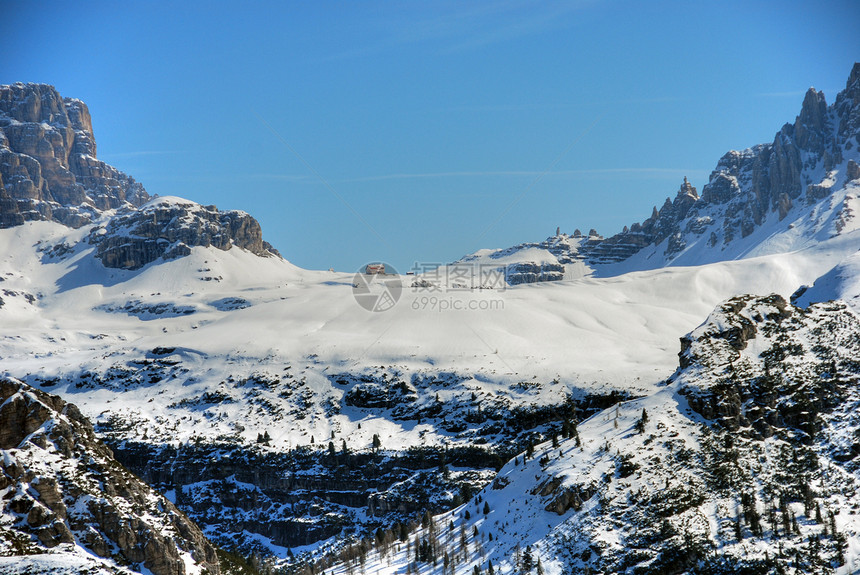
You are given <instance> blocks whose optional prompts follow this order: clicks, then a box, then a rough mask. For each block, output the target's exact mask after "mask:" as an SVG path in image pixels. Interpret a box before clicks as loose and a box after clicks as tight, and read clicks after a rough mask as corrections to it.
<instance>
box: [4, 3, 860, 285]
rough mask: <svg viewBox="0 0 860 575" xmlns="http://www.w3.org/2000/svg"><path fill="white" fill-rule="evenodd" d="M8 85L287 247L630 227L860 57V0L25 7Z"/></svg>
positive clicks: (303, 249)
mask: <svg viewBox="0 0 860 575" xmlns="http://www.w3.org/2000/svg"><path fill="white" fill-rule="evenodd" d="M0 15H2V17H0V38H2V40H0V50H2V54H3V56H2V60H3V65H2V67H0V83H10V82H16V81H25V82H45V83H50V84H53V85H55V86H56V87H57V89H58V90H59V91H60V93H61V94H62V95H64V96H69V97H76V98H80V99H82V100H84V101H85V102H86V103H87V104H88V105H89V107H90V111H91V112H92V115H93V125H94V130H95V135H96V141H97V143H98V154H99V157H100V158H102V159H104V160H105V161H108V162H109V163H111V164H113V165H115V166H117V167H118V168H120V169H122V170H124V171H126V172H128V173H130V174H131V175H133V176H134V177H135V178H137V179H138V180H139V181H141V182H142V183H143V184H144V186H145V187H146V188H147V190H148V191H149V192H150V193H151V194H159V195H178V196H182V197H186V198H189V199H192V200H195V201H198V202H200V203H203V204H213V203H214V204H217V205H218V207H219V208H230V209H242V210H245V211H247V212H249V213H251V214H252V215H254V216H255V217H256V218H257V219H258V220H259V221H260V223H261V224H262V226H263V233H264V237H265V238H266V239H267V240H269V241H270V242H271V243H272V244H274V245H275V247H277V248H278V249H279V250H280V251H281V253H282V254H283V255H284V256H285V257H286V258H287V259H289V260H290V261H292V262H294V263H296V264H298V265H300V266H302V267H307V268H315V269H323V268H328V267H331V266H333V267H335V268H337V269H341V270H350V271H351V270H354V269H357V268H358V267H359V266H361V265H363V264H365V263H366V262H368V261H372V260H383V261H388V262H390V263H393V264H394V265H395V267H397V268H399V269H400V271H406V270H407V269H409V267H411V266H412V264H413V262H416V261H419V262H423V263H432V262H448V261H452V260H454V259H457V258H459V257H460V256H462V255H464V254H466V253H469V252H472V251H474V250H476V249H479V248H486V247H507V246H510V245H513V244H517V243H520V242H524V241H538V240H542V239H544V238H545V237H547V236H549V235H552V234H553V233H554V232H555V228H556V226H560V227H561V228H562V230H563V231H568V232H572V231H573V230H574V229H575V228H581V229H582V230H583V231H586V230H587V229H589V228H596V229H597V231H598V232H600V233H602V234H604V235H611V234H613V233H615V232H618V231H620V229H621V228H622V227H623V226H624V225H625V224H630V223H633V222H634V221H641V220H643V219H645V218H646V217H648V216H649V215H650V213H651V207H652V206H653V205H658V206H659V205H660V204H662V202H663V200H664V199H665V198H666V197H667V196H674V194H675V191H676V190H677V188H678V186H679V185H680V183H681V181H682V179H683V176H685V175H686V176H688V177H689V178H690V180H691V182H692V183H693V185H695V186H696V187H697V188H698V189H699V190H700V191H701V188H702V186H703V185H704V184H705V183H706V182H707V177H708V174H709V173H710V171H711V169H713V167H714V166H715V165H716V162H717V160H718V159H719V158H720V156H721V155H722V154H723V153H725V152H726V151H728V150H730V149H742V148H745V147H748V146H751V145H755V144H758V143H763V142H769V141H772V139H773V136H774V133H775V132H776V131H777V130H778V129H779V128H780V126H781V125H782V124H783V123H785V122H787V121H793V119H794V117H795V116H796V115H797V113H798V112H799V110H800V103H801V101H802V99H803V93H804V92H805V90H806V89H807V88H809V87H810V86H815V87H816V88H818V89H821V90H824V91H825V94H826V95H827V100H828V103H830V102H832V101H833V98H834V96H835V94H836V92H837V91H838V90H840V89H842V88H843V87H844V85H845V81H846V79H847V77H848V73H849V71H850V69H851V65H852V64H853V62H854V61H855V60H860V39H858V36H857V33H856V27H857V22H860V2H856V1H853V0H851V1H845V2H795V1H779V2H755V1H749V0H748V1H745V2H734V1H730V0H727V1H720V2H691V1H685V2H664V1H653V2H643V1H635V2H624V1H580V2H576V1H571V2H563V3H538V2H520V1H512V2H504V1H502V2H426V3H418V2H284V3H274V2H271V3H270V2H250V3H244V2H241V3H240V2H214V3H211V2H185V3H182V4H181V5H171V4H168V3H155V2H140V3H136V2H103V3H101V2H87V3H71V2H48V3H44V2H30V1H27V2H9V1H7V0H0Z"/></svg>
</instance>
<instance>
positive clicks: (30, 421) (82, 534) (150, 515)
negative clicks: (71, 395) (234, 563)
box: [0, 379, 219, 575]
mask: <svg viewBox="0 0 860 575" xmlns="http://www.w3.org/2000/svg"><path fill="white" fill-rule="evenodd" d="M0 497H2V500H3V502H4V504H3V507H2V509H0V572H2V573H23V572H39V571H46V572H47V571H51V572H54V569H55V568H57V567H59V566H64V567H65V569H68V570H70V571H71V572H74V571H75V570H80V572H83V571H84V570H86V572H94V573H95V572H97V573H132V572H140V570H141V569H146V570H147V572H150V573H153V574H155V575H182V574H185V573H210V574H216V573H218V572H219V564H218V558H217V557H216V554H215V549H214V548H213V547H212V545H211V544H209V542H208V541H206V539H205V538H204V537H203V534H202V533H201V531H200V529H199V528H198V527H197V526H196V525H194V524H193V523H191V522H190V521H189V520H188V519H187V518H186V517H185V516H184V514H182V512H180V511H179V510H177V509H176V508H175V507H174V506H173V505H172V504H171V503H170V502H169V501H167V500H166V499H165V498H164V497H162V496H160V495H158V494H157V493H155V492H154V491H153V490H152V489H151V488H150V487H148V486H147V485H145V484H144V483H143V482H142V481H140V480H139V479H138V478H137V477H135V476H133V475H132V474H131V473H129V472H128V471H126V470H125V469H124V468H122V466H120V465H119V464H118V463H117V462H116V460H115V459H114V458H113V454H112V453H111V451H110V450H109V449H108V448H107V447H105V446H104V445H103V444H102V443H101V442H100V441H98V440H97V438H96V436H95V433H94V431H93V428H92V425H91V424H90V423H89V421H88V420H87V419H86V418H84V417H83V416H82V415H81V413H80V411H78V409H77V407H75V406H74V405H72V404H69V403H66V402H64V401H63V400H62V399H60V398H59V397H57V396H52V395H48V394H46V393H44V392H42V391H39V390H35V389H32V388H31V387H29V386H28V385H26V384H24V383H22V382H19V381H15V380H10V379H4V380H0ZM21 555H27V556H28V557H27V559H26V560H22V559H21V558H20V556H21Z"/></svg>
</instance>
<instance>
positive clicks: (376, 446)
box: [373, 433, 382, 451]
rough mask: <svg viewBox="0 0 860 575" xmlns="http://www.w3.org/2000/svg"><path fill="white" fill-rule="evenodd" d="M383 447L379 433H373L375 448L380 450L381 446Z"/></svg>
mask: <svg viewBox="0 0 860 575" xmlns="http://www.w3.org/2000/svg"><path fill="white" fill-rule="evenodd" d="M380 447H382V442H381V441H380V440H379V436H378V435H377V434H375V433H374V434H373V449H374V450H376V451H379V448H380Z"/></svg>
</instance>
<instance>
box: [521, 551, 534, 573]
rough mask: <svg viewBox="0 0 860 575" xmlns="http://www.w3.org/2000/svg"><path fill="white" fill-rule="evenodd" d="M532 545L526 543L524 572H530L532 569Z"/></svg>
mask: <svg viewBox="0 0 860 575" xmlns="http://www.w3.org/2000/svg"><path fill="white" fill-rule="evenodd" d="M532 562H533V559H532V546H531V545H526V550H525V553H523V567H522V570H523V573H529V572H531V570H532Z"/></svg>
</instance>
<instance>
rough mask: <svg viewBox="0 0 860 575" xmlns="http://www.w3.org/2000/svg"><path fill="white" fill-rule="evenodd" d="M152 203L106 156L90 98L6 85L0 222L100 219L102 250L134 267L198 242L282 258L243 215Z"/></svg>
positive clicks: (117, 264) (106, 258) (116, 262)
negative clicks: (101, 155)
mask: <svg viewBox="0 0 860 575" xmlns="http://www.w3.org/2000/svg"><path fill="white" fill-rule="evenodd" d="M150 200H151V198H150V196H149V194H147V193H146V190H144V188H143V186H142V185H141V184H140V183H138V182H136V181H135V180H134V178H132V177H131V176H128V175H126V174H124V173H122V172H120V171H119V170H117V169H116V168H114V167H112V166H110V165H108V164H106V163H104V162H102V161H101V160H99V159H97V157H96V141H95V137H94V135H93V127H92V120H91V118H90V112H89V110H88V109H87V106H86V104H84V103H83V102H81V101H80V100H75V99H72V98H62V97H60V94H59V93H58V92H57V90H56V89H55V88H54V87H53V86H49V85H46V84H21V83H18V84H12V85H8V86H0V228H8V227H12V226H17V225H20V224H22V223H24V222H26V221H34V220H52V221H57V222H60V223H62V224H65V225H67V226H70V227H74V228H79V227H82V226H85V225H91V224H97V225H98V227H97V228H96V229H94V230H93V231H92V233H91V234H90V235H89V241H90V243H92V244H96V245H98V253H97V257H99V258H100V259H101V261H102V263H103V264H104V265H105V266H106V267H111V268H123V269H130V270H134V269H138V268H140V267H143V266H144V265H146V264H148V263H150V262H152V261H155V260H156V259H158V258H162V257H163V258H165V259H172V258H177V257H181V256H184V255H187V254H189V253H190V250H191V248H192V247H194V246H204V247H209V246H211V247H215V248H218V249H221V250H228V249H230V248H231V247H233V246H237V247H240V248H243V249H246V250H248V251H250V252H252V253H254V254H257V255H259V256H269V255H275V256H280V254H278V252H277V250H275V249H274V248H272V246H271V245H269V244H268V243H267V242H264V241H263V239H262V231H261V230H260V224H259V223H258V222H257V220H255V219H254V218H252V217H251V216H250V215H248V214H246V213H244V212H240V211H227V212H222V211H218V210H217V209H216V208H215V206H206V207H203V206H200V205H198V204H195V203H194V202H190V201H187V200H179V199H178V198H176V199H173V198H171V199H168V200H165V199H161V200H159V201H155V202H150ZM148 202H149V203H148ZM108 210H112V211H111V212H108ZM113 211H116V215H115V216H113V213H114V212H113Z"/></svg>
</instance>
